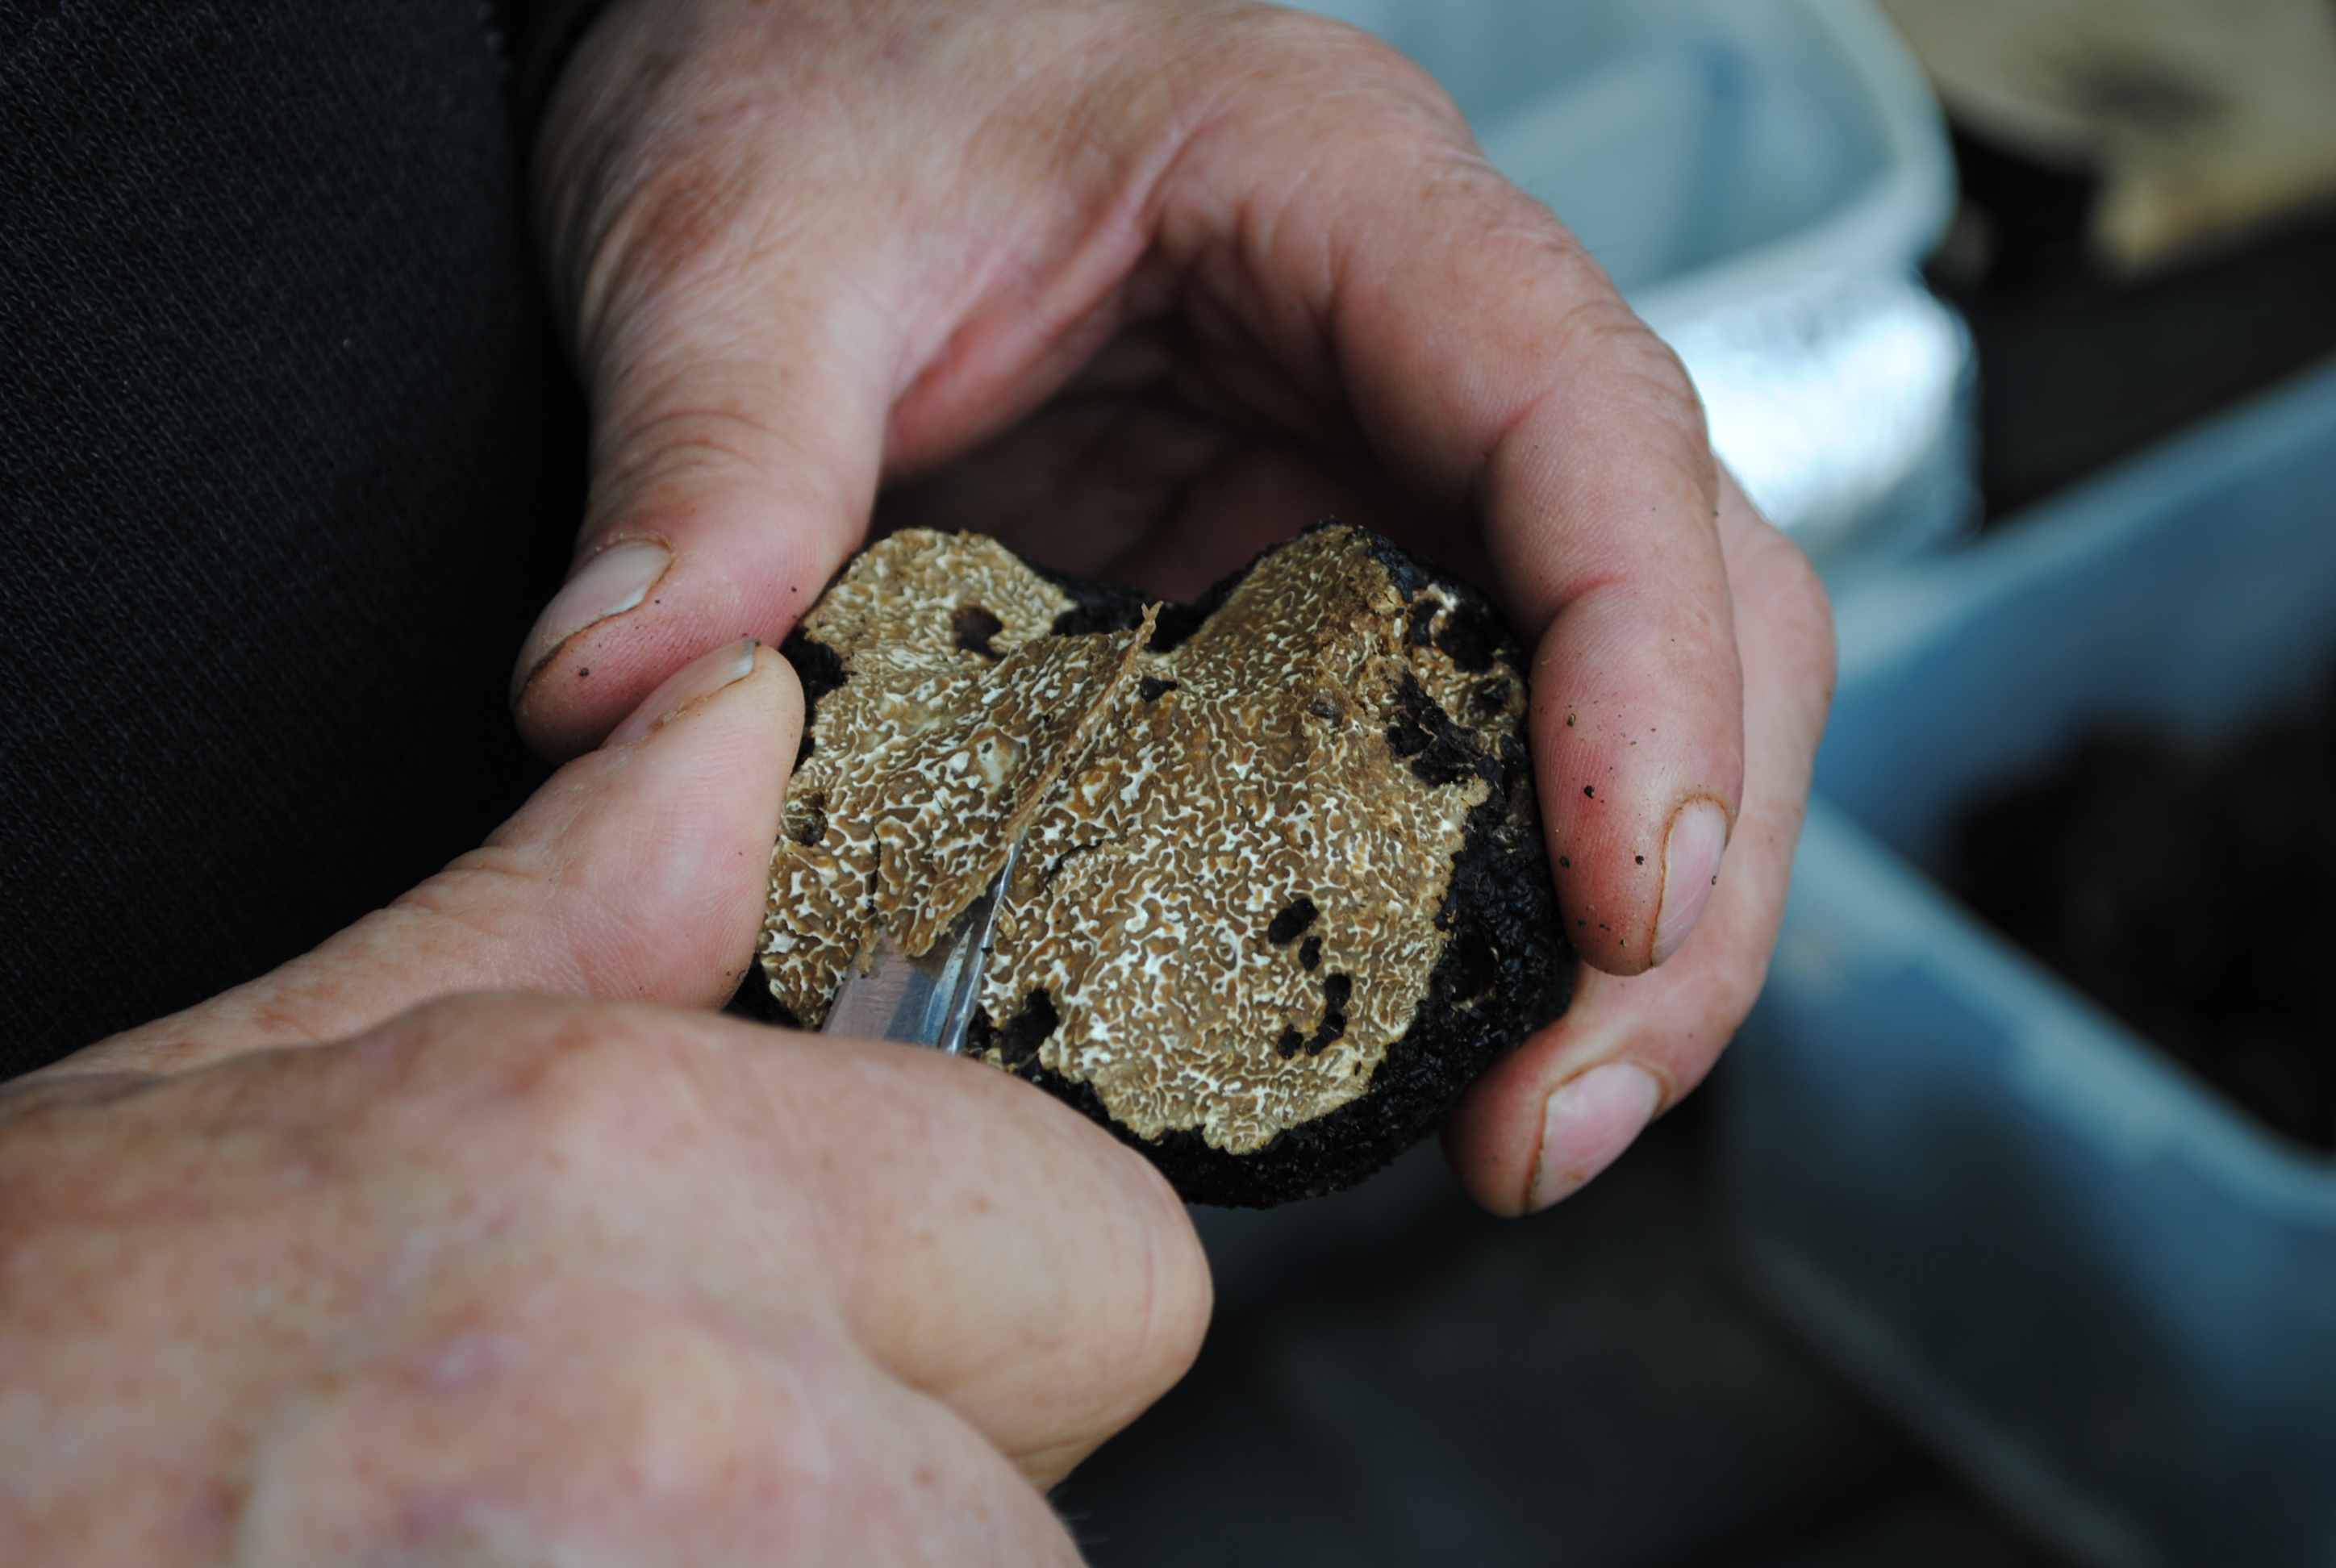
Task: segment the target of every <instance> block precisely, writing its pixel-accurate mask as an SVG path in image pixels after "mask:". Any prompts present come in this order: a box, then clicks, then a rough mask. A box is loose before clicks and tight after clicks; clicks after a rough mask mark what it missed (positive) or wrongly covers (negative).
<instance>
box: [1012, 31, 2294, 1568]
mask: <svg viewBox="0 0 2336 1568" xmlns="http://www.w3.org/2000/svg"><path fill="white" fill-rule="evenodd" d="M1317 8H1319V9H1324V10H1328V11H1330V12H1332V13H1333V14H1336V15H1342V16H1345V17H1347V18H1348V20H1351V21H1354V22H1356V23H1358V24H1361V25H1364V26H1367V27H1369V28H1371V29H1373V30H1375V31H1377V32H1378V33H1380V34H1383V35H1385V36H1386V37H1387V38H1388V39H1390V40H1391V41H1392V42H1394V43H1395V44H1397V46H1399V47H1401V48H1402V49H1404V50H1406V52H1407V53H1409V54H1412V55H1413V56H1415V57H1416V59H1418V60H1419V61H1420V62H1421V63H1423V64H1425V65H1426V66H1427V67H1428V68H1429V69H1430V70H1432V71H1433V72H1435V73H1436V74H1437V75H1438V76H1439V77H1440V78H1442V80H1443V81H1444V82H1445V84H1446V85H1447V86H1448V87H1449V88H1450V89H1451V91H1452V92H1453V93H1454V95H1455V97H1456V98H1457V99H1458V100H1459V102H1460V103H1461V104H1462V106H1463V107H1464V108H1465V110H1467V112H1469V114H1470V116H1471V118H1472V120H1473V121H1474V122H1475V125H1476V127H1477V130H1478V133H1479V135H1480V137H1481V139H1482V140H1483V141H1484V145H1485V148H1486V151H1488V153H1489V154H1490V156H1491V157H1492V158H1493V159H1494V161H1495V162H1496V163H1498V164H1499V165H1500V166H1501V167H1502V168H1503V169H1504V170H1506V171H1507V172H1508V173H1509V174H1510V175H1511V176H1512V177H1513V178H1515V179H1516V180H1519V181H1520V182H1521V183H1523V184H1524V185H1525V186H1526V187H1527V188H1528V189H1530V190H1533V192H1534V193H1535V194H1536V195H1538V196H1540V197H1542V198H1543V200H1547V201H1548V202H1549V203H1550V204H1551V206H1552V207H1553V208H1554V209H1556V210H1557V211H1558V212H1559V214H1560V215H1561V216H1562V217H1564V218H1565V219H1567V220H1568V221H1569V222H1570V223H1572V225H1573V226H1574V228H1575V229H1576V230H1577V231H1578V232H1579V233H1580V234H1581V235H1582V237H1583V239H1585V240H1586V241H1587V242H1588V243H1589V244H1590V246H1591V248H1593V249H1594V250H1595V251H1596V252H1597V253H1598V255H1599V256H1600V258H1601V260H1602V261H1603V262H1604V263H1605V264H1606V265H1607V267H1608V268H1609V269H1610V270H1611V271H1612V272H1613V273H1614V275H1615V277H1616V278H1617V279H1618V281H1620V282H1621V285H1622V286H1623V287H1624V288H1625V290H1626V291H1627V292H1629V293H1630V295H1631V297H1632V298H1633V301H1634V303H1636V304H1637V305H1638V306H1639V307H1640V310H1641V311H1642V312H1643V313H1644V314H1646V315H1647V316H1648V317H1650V319H1651V320H1652V321H1654V322H1655V324H1656V325H1657V326H1659V327H1660V329H1661V330H1662V331H1663V332H1664V333H1665V334H1666V335H1667V336H1669V338H1670V340H1671V341H1672V342H1673V343H1674V345H1675V346H1677V347H1678V348H1679V352H1680V354H1681V356H1682V357H1683V358H1684V359H1685V360H1686V362H1687V364H1688V366H1689V370H1690V372H1691V373H1692V374H1693V375H1694V376H1695V379H1696V381H1697V384H1698V388H1699V389H1700V391H1701V393H1702V394H1703V397H1704V399H1705V402H1706V405H1707V408H1708V413H1709V416H1710V420H1711V424H1712V430H1713V434H1714V439H1715V442H1716V443H1717V445H1718V449H1719V451H1720V453H1721V455H1722V456H1723V458H1724V459H1725V460H1726V461H1727V462H1728V463H1730V464H1731V465H1732V466H1733V467H1734V469H1735V470H1736V472H1737V474H1738V475H1739V476H1740V477H1741V478H1742V479H1743V480H1744V482H1745V483H1746V486H1747V490H1749V491H1750V492H1751V493H1752V495H1753V496H1754V498H1755V500H1757V502H1760V503H1761V505H1762V506H1763V507H1764V508H1765V509H1767V511H1768V513H1769V515H1770V516H1771V517H1772V518H1774V519H1775V520H1776V521H1777V522H1778V523H1779V524H1780V525H1782V526H1784V527H1786V528H1787V529H1789V530H1791V531H1793V532H1794V533H1795V534H1796V536H1797V537H1798V538H1800V539H1801V541H1803V542H1804V544H1805V545H1806V547H1807V548H1808V549H1809V550H1810V552H1811V553H1812V555H1813V556H1815V558H1816V560H1818V562H1819V564H1820V567H1821V569H1822V570H1824V571H1825V575H1826V577H1827V579H1828V581H1829V582H1830V583H1831V585H1832V586H1833V589H1834V591H1835V600H1836V608H1837V611H1838V615H1839V619H1840V628H1841V641H1842V684H1841V693H1840V699H1839V702H1838V704H1837V706H1836V709H1835V719H1834V725H1833V728H1832V731H1831V732H1830V734H1829V735H1828V738H1827V741H1826V745H1825V752H1824V754H1823V755H1822V757H1821V758H1820V763H1819V778H1818V797H1819V798H1818V802H1817V804H1816V806H1815V809H1814V811H1813V813H1812V817H1811V821H1810V825H1809V830H1808V833H1807V837H1806V841H1805V843H1804V846H1803V851H1802V853H1801V857H1800V861H1799V863H1798V866H1797V868H1796V882H1795V890H1794V895H1793V903H1792V907H1791V911H1790V913H1789V916H1788V920H1787V925H1786V932H1785V936H1784V940H1783V942H1782V944H1781V946H1780V948H1779V950H1778V953H1777V957H1776V964H1775V967H1774V969H1773V970H1772V973H1771V976H1770V980H1769V986H1768V989H1767V994H1766V996H1765V997H1764V998H1763V1000H1762V1003H1761V1005H1760V1008H1759V1009H1758V1010H1757V1012H1756V1014H1755V1016H1754V1018H1753V1019H1752V1020H1751V1022H1750V1023H1749V1024H1748V1025H1747V1027H1746V1029H1745V1031H1744V1033H1743V1035H1742V1036H1741V1037H1739V1040H1738V1042H1737V1046H1736V1047H1735V1048H1734V1049H1733V1050H1732V1051H1731V1052H1730V1053H1729V1056H1728V1060H1727V1061H1726V1062H1725V1063H1724V1064H1723V1065H1722V1066H1721V1068H1720V1070H1719V1072H1718V1075H1717V1076H1715V1077H1714V1079H1713V1081H1712V1083H1711V1084H1710V1086H1709V1087H1708V1090H1707V1091H1706V1092H1705V1093H1703V1094H1701V1095H1698V1096H1696V1097H1695V1098H1694V1099H1693V1100H1691V1101H1690V1102H1689V1104H1688V1105H1685V1106H1683V1107H1682V1108H1681V1109H1680V1110H1679V1112H1677V1113H1675V1114H1674V1115H1671V1116H1670V1117H1669V1118H1668V1119H1666V1120H1665V1121H1664V1122H1663V1123H1661V1124H1660V1125H1658V1126H1657V1127H1656V1128H1655V1129H1653V1131H1652V1132H1651V1133H1650V1135H1649V1136H1648V1137H1647V1139H1646V1140H1645V1141H1644V1142H1643V1143H1642V1144H1640V1147H1639V1148H1637V1149H1636V1150H1634V1151H1633V1152H1632V1153H1631V1154H1630V1155H1628V1156H1627V1157H1626V1158H1625V1159H1624V1160H1623V1161H1622V1162H1621V1164H1618V1165H1617V1166H1615V1167H1614V1168H1613V1169H1611V1171H1609V1172H1608V1173H1607V1174H1606V1175H1604V1176H1603V1177H1601V1179H1600V1180H1599V1181H1597V1182H1596V1183H1593V1184H1592V1185H1591V1187H1590V1188H1588V1189H1587V1190H1585V1191H1584V1192H1583V1193H1582V1194H1580V1195H1579V1196H1577V1197H1575V1198H1573V1199H1572V1200H1571V1201H1570V1202H1568V1203H1564V1204H1562V1206H1560V1207H1559V1208H1558V1209H1557V1210H1555V1211H1553V1212H1552V1213H1548V1214H1546V1215H1543V1216H1541V1217H1539V1218H1537V1219H1534V1220H1531V1221H1527V1222H1521V1223H1517V1222H1513V1223H1503V1222H1494V1221H1491V1220H1487V1219H1484V1218H1483V1217H1482V1216H1480V1215H1478V1214H1477V1213H1475V1212H1474V1211H1473V1210H1472V1209H1471V1208H1470V1207H1469V1206H1468V1205H1467V1204H1466V1203H1465V1201H1464V1200H1463V1199H1461V1198H1460V1197H1459V1196H1458V1194H1457V1193H1455V1191H1454V1190H1453V1189H1452V1187H1451V1185H1450V1183H1449V1181H1448V1179H1447V1178H1446V1177H1445V1175H1444V1174H1443V1170H1442V1166H1441V1164H1440V1161H1439V1160H1438V1158H1437V1155H1436V1151H1435V1150H1433V1149H1432V1148H1431V1149H1425V1150H1421V1151H1417V1152H1416V1153H1415V1154H1413V1155H1412V1156H1410V1157H1409V1158H1407V1159H1406V1160H1405V1161H1404V1162H1403V1163H1401V1164H1399V1165H1398V1166H1397V1167H1396V1168H1395V1169H1394V1170H1393V1171H1391V1172H1389V1173H1388V1174H1386V1175H1384V1176H1382V1177H1380V1178H1379V1179H1377V1181H1375V1182H1373V1183H1369V1184H1368V1185H1367V1186H1366V1187H1364V1188H1362V1189H1360V1190H1359V1191H1357V1192H1354V1193H1347V1194H1343V1195H1341V1196H1339V1197H1337V1198H1332V1199H1328V1200H1324V1201H1322V1202H1319V1203H1311V1204H1303V1205H1299V1206H1297V1207H1294V1208H1290V1209H1285V1210H1280V1211H1276V1212H1272V1213H1262V1214H1250V1213H1222V1212H1216V1211H1201V1212H1199V1213H1198V1216H1197V1217H1198V1220H1199V1222H1200V1224H1201V1227H1202V1234H1203V1236H1204V1238H1205V1239H1206V1241H1207V1242H1208V1244H1209V1247H1210V1251H1211V1254H1212V1261H1213V1263H1214V1265H1215V1268H1216V1271H1217V1280H1218V1289H1219V1294H1220V1311H1219V1316H1218V1319H1217V1321H1216V1325H1215V1327H1214V1329H1212V1335H1211V1339H1210V1342H1209V1345H1208V1347H1207V1349H1206V1350H1205V1351H1204V1353H1203V1355H1202V1360H1201V1362H1200V1365H1199V1367H1198V1368H1196V1370H1195V1372H1194V1374H1193V1375H1192V1378H1190V1379H1189V1380H1188V1381H1187V1382H1186V1383H1185V1384H1184V1385H1183V1387H1182V1388H1179V1389H1177V1390H1176V1391H1175V1392H1174V1393H1173V1394H1172V1395H1171V1396H1170V1397H1169V1398H1168V1399H1167V1400H1166V1401H1165V1402H1164V1403H1163V1405H1162V1406H1161V1407H1160V1408H1159V1409H1158V1410H1156V1411H1155V1412H1154V1413H1153V1415H1152V1416H1151V1417H1148V1418H1146V1419H1145V1420H1144V1422H1142V1423H1140V1424H1139V1425H1138V1426H1137V1427H1135V1428H1134V1430H1133V1431H1132V1432H1131V1433H1129V1434H1127V1435H1126V1436H1124V1437H1122V1438H1120V1439H1119V1440H1117V1441H1116V1442H1114V1444H1112V1445H1111V1446H1109V1447H1107V1448H1106V1449H1105V1450H1104V1451H1103V1453H1102V1454H1100V1455H1099V1456H1097V1457H1096V1458H1095V1460H1093V1461H1092V1462H1090V1464H1089V1465H1088V1466H1086V1467H1085V1469H1083V1470H1082V1471H1081V1472H1080V1473H1079V1474H1078V1475H1076V1476H1075V1477H1074V1478H1073V1480H1072V1482H1071V1483H1070V1484H1069V1485H1068V1486H1067V1487H1066V1488H1065V1489H1064V1491H1063V1492H1061V1493H1060V1494H1058V1496H1057V1501H1058V1503H1059V1504H1060V1505H1061V1506H1062V1507H1063V1508H1064V1509H1065V1511H1066V1514H1068V1515H1069V1516H1070V1517H1071V1519H1072V1521H1073V1523H1074V1525H1075V1527H1076V1529H1077V1531H1078V1533H1079V1534H1080V1536H1081V1539H1082V1541H1083V1542H1084V1543H1085V1545H1086V1547H1087V1549H1088V1551H1089V1553H1090V1554H1091V1556H1092V1558H1093V1560H1094V1561H1095V1562H1096V1563H1099V1564H1105V1565H1135V1564H1169V1563H1180V1564H1181V1563H1211V1564H1217V1563H1317V1562H1320V1563H1341V1564H1354V1565H1358V1568H1363V1565H1370V1564H1380V1563H1387V1564H1395V1563H1445V1562H1465V1563H1479V1564H1512V1563H1514V1564H1528V1563H1532V1564H1540V1563H1678V1564H1701V1563H1755V1564H1761V1563H1775V1564H1785V1563H1795V1564H1812V1565H1814V1564H1833V1563H1912V1564H1927V1563H1942V1564H1943V1563H1959V1564H1960V1563H2117V1564H2125V1563H2265V1564H2282V1563H2311V1564H2321V1565H2326V1564H2331V1563H2336V1163H2331V1156H2336V985H2331V983H2330V980H2329V975H2330V972H2331V962H2330V960H2331V954H2336V900H2331V896H2330V890H2331V888H2336V4H2331V0H1885V3H1882V4H1874V3H1869V0H1336V3H1335V4H1325V5H1319V6H1318V7H1317Z"/></svg>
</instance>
